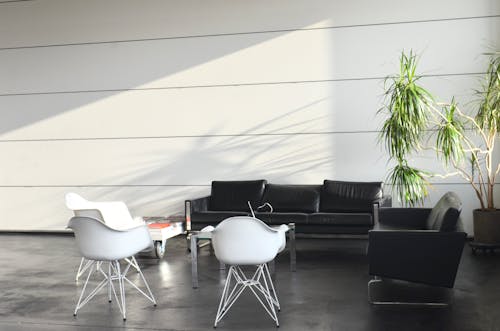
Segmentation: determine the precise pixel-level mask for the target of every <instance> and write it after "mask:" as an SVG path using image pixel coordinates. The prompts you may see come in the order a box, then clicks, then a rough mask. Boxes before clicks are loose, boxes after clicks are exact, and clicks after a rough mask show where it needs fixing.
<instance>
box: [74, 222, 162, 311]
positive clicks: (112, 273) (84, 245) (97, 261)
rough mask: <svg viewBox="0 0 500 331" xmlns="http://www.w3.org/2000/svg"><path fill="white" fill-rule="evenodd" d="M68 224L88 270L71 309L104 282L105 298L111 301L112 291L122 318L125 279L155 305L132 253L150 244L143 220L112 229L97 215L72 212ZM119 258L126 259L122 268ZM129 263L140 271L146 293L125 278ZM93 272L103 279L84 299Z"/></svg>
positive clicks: (84, 302)
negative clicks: (106, 288) (118, 293)
mask: <svg viewBox="0 0 500 331" xmlns="http://www.w3.org/2000/svg"><path fill="white" fill-rule="evenodd" d="M68 228H71V229H73V231H74V232H75V238H76V242H77V245H78V248H79V250H80V253H81V254H82V256H83V257H84V258H85V259H87V260H88V261H89V264H90V265H89V267H87V269H88V270H89V271H88V275H87V278H86V280H85V283H84V285H83V288H82V292H81V294H80V297H79V299H78V303H77V304H76V308H75V312H74V315H75V316H76V313H77V312H78V310H79V309H80V308H82V307H83V306H84V305H85V304H87V303H88V302H89V301H90V300H91V299H92V298H93V297H94V296H95V295H96V294H97V293H98V292H99V291H100V290H101V289H102V288H103V287H105V286H106V285H107V286H108V300H109V302H111V293H112V292H113V294H114V297H115V299H116V302H117V304H118V307H119V309H120V312H121V313H122V315H123V320H126V318H127V317H126V307H125V281H126V282H128V283H129V284H131V285H132V286H133V287H134V288H135V289H137V290H138V291H139V292H140V293H141V294H143V295H144V296H145V297H146V298H148V299H149V300H150V301H151V302H153V304H154V305H155V306H156V300H155V298H154V296H153V293H152V292H151V289H150V288H149V285H148V283H147V282H146V279H145V278H144V275H143V273H142V271H141V269H140V267H139V265H138V263H137V260H136V259H135V257H134V254H137V253H138V252H140V251H142V250H144V249H147V248H150V247H151V245H152V240H151V236H150V234H149V231H148V228H147V226H146V225H145V224H140V225H138V226H136V227H134V228H129V229H126V230H116V229H113V228H111V227H109V226H108V225H107V224H105V223H103V222H102V221H100V220H98V219H95V218H91V217H83V216H75V217H73V218H71V219H70V221H69V223H68ZM122 259H127V261H128V262H129V263H127V265H126V266H125V267H124V269H123V270H122V269H121V266H120V262H119V261H120V260H122ZM106 263H107V264H108V268H107V271H106V270H105V269H106V268H105V267H104V265H105V264H106ZM131 266H133V267H134V268H135V269H137V271H138V273H139V274H140V277H141V279H142V281H143V282H144V284H145V287H146V289H147V293H146V292H144V291H143V290H141V289H140V288H139V287H138V286H137V285H135V284H134V283H133V282H131V281H130V280H129V279H128V278H127V272H128V271H129V269H130V267H131ZM94 272H97V273H98V274H99V273H100V274H102V275H103V276H104V279H103V280H102V281H101V282H100V283H99V284H98V285H97V287H96V288H95V289H94V290H93V291H91V292H90V293H89V294H88V295H87V296H86V297H85V299H83V297H84V294H85V289H86V288H87V284H88V282H89V279H90V276H91V275H92V274H93V273H94ZM113 281H118V291H119V292H120V299H118V295H117V293H116V289H115V285H114V284H113ZM82 299H83V300H82Z"/></svg>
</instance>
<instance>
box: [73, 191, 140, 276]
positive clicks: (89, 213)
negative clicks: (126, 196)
mask: <svg viewBox="0 0 500 331" xmlns="http://www.w3.org/2000/svg"><path fill="white" fill-rule="evenodd" d="M65 201H66V207H68V209H70V210H72V211H73V213H74V214H75V216H85V217H91V218H94V219H97V220H100V221H101V222H104V223H106V225H107V226H108V227H110V228H113V229H116V230H127V229H130V228H134V227H136V226H138V225H142V224H144V221H143V220H142V218H132V215H130V212H129V210H128V208H127V205H126V204H125V203H124V202H123V201H105V202H94V201H88V200H86V199H84V198H83V197H82V196H80V195H78V194H76V193H73V192H70V193H67V194H66V197H65ZM127 262H130V261H127ZM90 265H91V263H90V261H85V258H83V257H82V259H81V260H80V265H79V267H78V271H77V273H76V280H77V281H78V278H80V276H81V275H82V274H83V273H84V272H85V271H86V270H87V268H89V267H90Z"/></svg>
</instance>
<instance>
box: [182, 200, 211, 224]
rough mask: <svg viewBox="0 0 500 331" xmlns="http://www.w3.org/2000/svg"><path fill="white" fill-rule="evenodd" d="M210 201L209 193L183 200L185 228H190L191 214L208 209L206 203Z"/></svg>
mask: <svg viewBox="0 0 500 331" xmlns="http://www.w3.org/2000/svg"><path fill="white" fill-rule="evenodd" d="M209 202H210V195H208V196H205V197H201V198H197V199H192V200H186V201H184V216H185V220H186V230H187V231H189V230H191V215H192V214H193V213H196V212H202V211H207V210H208V204H209Z"/></svg>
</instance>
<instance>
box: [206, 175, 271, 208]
mask: <svg viewBox="0 0 500 331" xmlns="http://www.w3.org/2000/svg"><path fill="white" fill-rule="evenodd" d="M265 186H266V180H264V179H261V180H245V181H213V182H212V193H211V196H210V204H209V209H210V210H216V211H247V212H250V210H249V208H248V204H247V201H250V203H251V204H252V207H254V208H257V206H259V204H260V202H261V200H262V195H263V194H264V188H265Z"/></svg>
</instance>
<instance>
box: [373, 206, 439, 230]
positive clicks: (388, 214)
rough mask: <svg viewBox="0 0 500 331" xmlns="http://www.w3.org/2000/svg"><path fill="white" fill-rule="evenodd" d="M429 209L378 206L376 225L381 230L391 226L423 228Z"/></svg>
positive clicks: (397, 227) (395, 227)
mask: <svg viewBox="0 0 500 331" xmlns="http://www.w3.org/2000/svg"><path fill="white" fill-rule="evenodd" d="M431 210H432V209H431V208H380V210H379V226H378V227H381V228H382V229H383V230H385V229H387V228H391V227H393V228H394V229H414V230H424V229H425V226H426V225H425V224H426V221H427V217H428V216H429V214H430V212H431ZM375 230H377V227H376V228H375Z"/></svg>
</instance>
